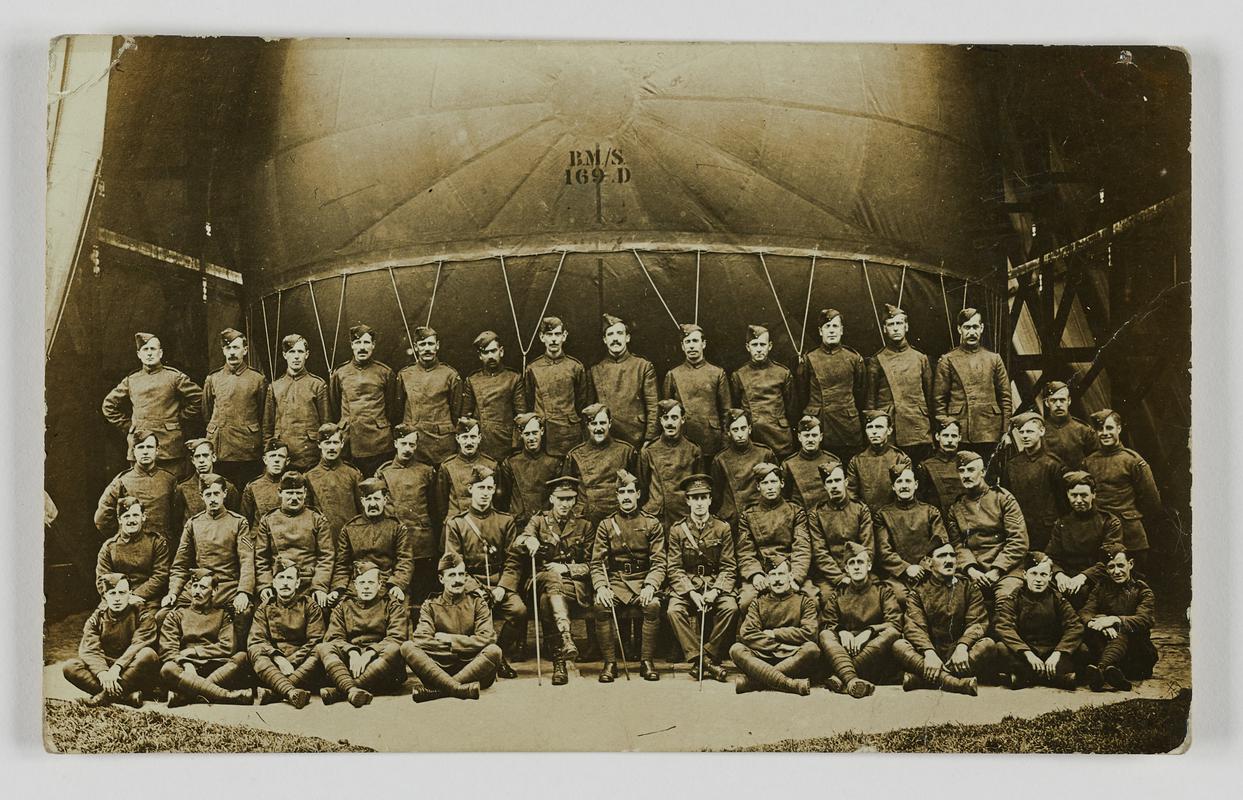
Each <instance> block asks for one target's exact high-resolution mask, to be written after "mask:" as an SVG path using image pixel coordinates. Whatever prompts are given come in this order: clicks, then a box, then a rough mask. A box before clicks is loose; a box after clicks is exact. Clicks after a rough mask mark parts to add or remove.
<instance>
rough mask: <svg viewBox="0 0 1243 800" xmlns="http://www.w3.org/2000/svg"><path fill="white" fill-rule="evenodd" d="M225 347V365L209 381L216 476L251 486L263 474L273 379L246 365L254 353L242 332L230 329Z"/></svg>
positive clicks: (207, 408) (206, 401)
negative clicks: (265, 422) (267, 405)
mask: <svg viewBox="0 0 1243 800" xmlns="http://www.w3.org/2000/svg"><path fill="white" fill-rule="evenodd" d="M220 346H221V349H222V350H223V351H224V366H222V367H220V369H218V370H216V371H215V372H213V373H211V374H210V375H208V376H207V380H205V381H204V382H203V418H204V420H205V421H206V422H207V438H208V439H209V440H210V441H211V443H212V449H214V450H215V451H216V458H217V462H216V472H218V473H219V474H221V475H223V476H225V477H226V478H228V479H229V480H230V482H232V484H233V485H234V486H245V485H246V484H247V483H250V481H251V480H253V479H254V478H255V477H257V476H258V475H259V468H260V467H259V459H260V458H261V457H262V456H263V404H264V402H265V401H266V399H267V395H268V379H267V378H266V377H265V376H264V375H263V373H261V372H260V371H259V370H257V369H254V368H253V367H251V366H250V365H249V364H247V363H246V356H247V354H248V353H249V352H250V348H249V346H248V343H247V341H246V336H245V334H243V333H242V332H241V331H239V330H236V329H234V328H225V329H224V330H223V331H221V332H220Z"/></svg>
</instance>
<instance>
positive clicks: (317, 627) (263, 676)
mask: <svg viewBox="0 0 1243 800" xmlns="http://www.w3.org/2000/svg"><path fill="white" fill-rule="evenodd" d="M323 638H324V612H323V611H322V610H321V609H320V608H319V606H318V605H316V603H315V601H314V600H312V599H311V598H310V597H309V596H307V595H305V594H302V595H297V596H295V597H293V598H292V599H291V600H290V601H289V602H285V601H283V600H281V599H280V598H279V597H274V598H273V599H272V600H271V601H270V602H268V603H265V604H264V605H262V606H260V607H259V609H258V610H257V611H256V612H255V619H254V622H253V624H252V625H251V628H250V639H249V642H248V644H249V646H248V647H247V648H246V655H247V656H248V657H249V659H250V666H251V669H252V670H254V673H255V677H256V678H258V679H259V683H261V684H262V685H263V686H266V687H267V688H269V689H271V690H273V691H274V692H277V693H278V694H280V695H281V696H282V697H285V698H288V697H289V693H290V692H291V691H293V690H294V689H295V688H296V689H308V690H313V689H318V688H319V687H320V686H321V685H323V678H324V674H323V670H322V669H321V665H320V663H319V657H318V656H316V655H315V646H316V645H317V644H319V643H320V640H322V639H323ZM277 656H284V657H285V658H286V660H288V661H289V663H290V665H291V666H292V667H293V672H292V673H290V674H288V675H286V674H285V673H283V672H281V669H280V667H278V666H276V662H275V660H274V659H275V658H276V657H277Z"/></svg>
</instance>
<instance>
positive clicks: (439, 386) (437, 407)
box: [393, 325, 463, 467]
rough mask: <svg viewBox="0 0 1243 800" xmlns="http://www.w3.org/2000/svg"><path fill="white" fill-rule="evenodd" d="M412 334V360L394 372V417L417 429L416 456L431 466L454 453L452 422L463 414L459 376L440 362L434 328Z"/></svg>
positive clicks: (438, 339) (425, 328)
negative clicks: (395, 393)
mask: <svg viewBox="0 0 1243 800" xmlns="http://www.w3.org/2000/svg"><path fill="white" fill-rule="evenodd" d="M413 336H414V355H415V361H414V363H413V364H409V365H407V366H405V367H402V368H401V371H400V372H398V373H397V406H396V408H395V409H394V412H393V417H394V418H395V419H400V420H401V421H402V422H404V423H405V424H406V426H407V427H408V428H413V429H414V430H416V431H418V433H419V446H418V452H417V456H418V459H419V460H420V461H422V462H423V463H424V464H428V465H429V466H432V467H434V466H436V465H437V464H439V463H440V462H441V461H444V460H445V459H446V458H448V457H449V456H451V455H453V423H454V420H456V419H457V418H458V417H460V416H462V415H463V402H462V399H463V398H462V377H461V376H460V375H458V371H457V370H456V369H454V368H453V367H451V366H449V365H448V364H444V363H442V362H441V361H440V337H439V336H437V335H436V331H435V330H434V329H433V328H429V327H427V326H425V325H420V326H418V327H416V328H415V329H414V332H413Z"/></svg>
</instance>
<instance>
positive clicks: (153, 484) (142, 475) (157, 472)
mask: <svg viewBox="0 0 1243 800" xmlns="http://www.w3.org/2000/svg"><path fill="white" fill-rule="evenodd" d="M176 491H177V478H176V477H174V476H173V473H171V472H169V471H168V470H165V469H161V468H160V467H156V466H152V467H151V468H150V469H143V468H142V467H140V466H138V465H137V464H135V465H134V466H132V467H130V468H129V469H127V470H125V471H124V472H122V473H121V474H120V475H117V476H116V477H115V478H113V479H112V481H111V482H110V483H109V484H108V485H107V487H105V488H104V493H103V494H101V495H100V496H99V506H98V507H97V508H96V509H95V527H96V528H97V529H98V530H99V532H100V533H102V534H103V535H104V536H111V535H112V534H114V533H116V531H117V500H120V499H121V498H122V497H123V496H125V495H129V496H131V497H137V498H138V499H139V500H140V501H142V510H143V512H144V513H145V514H146V515H147V521H146V522H144V523H143V530H147V531H151V532H152V533H158V534H160V535H161V536H164V537H166V538H168V539H169V541H170V542H172V543H174V544H175V543H176V540H175V539H174V538H173V537H174V536H176V533H177V532H176V530H175V529H174V528H173V525H174V523H175V518H174V509H173V496H174V494H175V493H176Z"/></svg>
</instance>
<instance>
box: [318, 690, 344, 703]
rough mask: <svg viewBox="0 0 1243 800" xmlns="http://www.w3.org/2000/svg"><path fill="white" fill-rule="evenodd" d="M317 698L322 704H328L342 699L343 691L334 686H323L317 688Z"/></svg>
mask: <svg viewBox="0 0 1243 800" xmlns="http://www.w3.org/2000/svg"><path fill="white" fill-rule="evenodd" d="M319 699H320V700H321V701H323V703H324V705H326V706H330V705H333V704H334V703H340V702H341V701H342V700H344V699H345V692H343V691H341V690H340V689H338V688H337V687H335V686H325V687H324V688H322V689H320V690H319Z"/></svg>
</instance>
